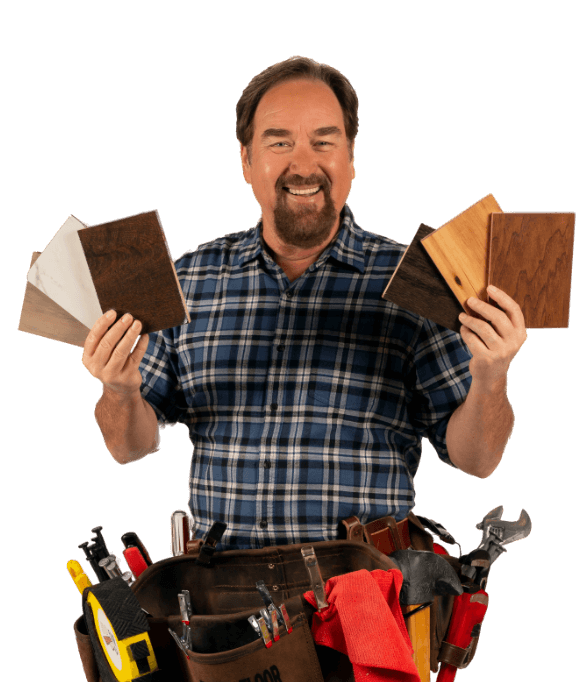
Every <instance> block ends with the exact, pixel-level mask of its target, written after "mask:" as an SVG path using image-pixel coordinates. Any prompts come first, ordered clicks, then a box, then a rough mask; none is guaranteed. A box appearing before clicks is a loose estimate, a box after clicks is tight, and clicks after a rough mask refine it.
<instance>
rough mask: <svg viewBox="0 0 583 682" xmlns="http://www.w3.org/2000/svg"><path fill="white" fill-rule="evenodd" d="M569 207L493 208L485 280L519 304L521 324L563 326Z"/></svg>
mask: <svg viewBox="0 0 583 682" xmlns="http://www.w3.org/2000/svg"><path fill="white" fill-rule="evenodd" d="M574 232H575V214H574V213H493V214H492V224H491V228H490V268H489V270H490V272H489V283H490V284H493V285H494V286H496V287H498V288H499V289H502V291H505V292H506V293H507V294H508V295H509V296H511V297H512V298H513V299H514V300H515V301H516V302H517V303H518V304H519V305H520V307H521V308H522V312H523V314H524V319H525V323H526V326H527V327H530V328H536V327H568V326H569V302H570V293H571V268H572V262H573V239H574Z"/></svg>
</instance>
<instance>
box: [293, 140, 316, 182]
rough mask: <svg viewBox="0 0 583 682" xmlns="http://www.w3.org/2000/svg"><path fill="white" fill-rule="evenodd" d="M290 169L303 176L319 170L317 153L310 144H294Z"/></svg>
mask: <svg viewBox="0 0 583 682" xmlns="http://www.w3.org/2000/svg"><path fill="white" fill-rule="evenodd" d="M290 171H291V172H292V173H296V174H297V175H301V176H303V177H307V176H308V175H312V173H317V172H318V171H319V166H318V155H317V152H316V151H315V150H314V148H313V147H312V145H311V144H296V146H295V147H294V150H293V152H292V158H291V161H290Z"/></svg>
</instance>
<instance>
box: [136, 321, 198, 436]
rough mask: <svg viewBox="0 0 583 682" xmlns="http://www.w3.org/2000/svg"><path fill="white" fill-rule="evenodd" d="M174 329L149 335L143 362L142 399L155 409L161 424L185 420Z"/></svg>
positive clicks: (185, 406) (185, 407) (141, 364)
mask: <svg viewBox="0 0 583 682" xmlns="http://www.w3.org/2000/svg"><path fill="white" fill-rule="evenodd" d="M171 332H172V330H171V329H165V330H163V331H160V332H156V333H152V334H150V339H149V343H148V348H147V349H146V353H145V355H144V357H143V358H142V362H141V363H140V372H141V374H142V386H141V393H142V397H143V398H144V399H145V400H147V401H148V403H150V405H151V406H152V407H153V408H154V411H155V412H156V415H157V417H158V421H159V422H160V423H161V424H175V423H176V422H181V421H183V417H184V416H185V413H186V410H187V407H188V406H187V404H186V401H185V398H184V393H183V392H182V387H181V385H180V381H179V379H178V356H177V353H176V350H175V348H174V344H173V338H172V335H171Z"/></svg>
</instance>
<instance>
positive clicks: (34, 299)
mask: <svg viewBox="0 0 583 682" xmlns="http://www.w3.org/2000/svg"><path fill="white" fill-rule="evenodd" d="M39 256H40V253H39V252H38V251H36V252H35V253H33V255H32V260H31V262H30V264H31V266H32V264H33V263H34V262H35V261H36V259H37V258H38V257H39ZM18 329H19V330H20V331H23V332H28V333H29V334H36V335H38V336H44V337H45V338H47V339H54V340H55V341H63V342H64V343H70V344H71V345H73V346H81V347H83V345H84V344H85V339H86V338H87V334H88V333H89V329H88V328H87V327H86V326H85V325H84V324H82V323H81V322H79V320H77V319H76V318H75V317H73V316H72V315H70V314H69V313H68V312H67V311H66V310H65V309H64V308H61V306H60V305H58V304H57V303H55V302H54V301H53V300H52V299H51V298H49V297H48V296H47V295H46V294H44V293H43V292H42V291H40V289H37V288H36V287H35V286H34V284H31V283H30V282H27V283H26V291H25V293H24V301H23V303H22V311H21V313H20V323H19V325H18Z"/></svg>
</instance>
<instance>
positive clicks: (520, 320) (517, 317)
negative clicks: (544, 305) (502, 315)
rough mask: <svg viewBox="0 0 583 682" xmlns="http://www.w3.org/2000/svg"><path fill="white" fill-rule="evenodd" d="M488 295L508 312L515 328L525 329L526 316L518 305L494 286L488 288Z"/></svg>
mask: <svg viewBox="0 0 583 682" xmlns="http://www.w3.org/2000/svg"><path fill="white" fill-rule="evenodd" d="M488 294H489V295H490V296H491V297H492V298H493V299H494V300H495V301H496V303H497V304H498V305H499V306H500V307H501V308H502V309H503V310H504V311H505V312H506V315H507V316H508V317H509V318H510V321H511V322H512V324H513V326H514V327H517V328H518V329H524V328H525V326H524V315H523V314H522V309H521V307H520V306H519V305H518V303H517V302H516V301H515V300H514V299H513V298H510V296H509V295H508V294H507V293H505V292H504V291H502V289H498V287H495V286H494V285H493V284H490V286H489V287H488Z"/></svg>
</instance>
